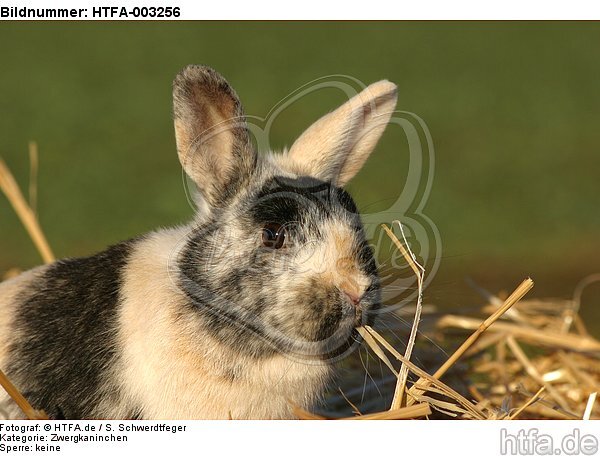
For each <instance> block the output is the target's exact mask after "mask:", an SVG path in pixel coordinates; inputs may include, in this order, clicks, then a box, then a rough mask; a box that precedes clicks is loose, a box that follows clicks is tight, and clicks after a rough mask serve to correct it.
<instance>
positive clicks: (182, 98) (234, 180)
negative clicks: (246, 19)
mask: <svg viewBox="0 0 600 456" xmlns="http://www.w3.org/2000/svg"><path fill="white" fill-rule="evenodd" d="M173 113H174V117H175V136H176V141H177V153H178V155H179V161H180V162H181V165H182V166H183V169H184V170H185V172H186V173H187V175H188V176H190V177H191V178H192V179H193V181H194V182H195V183H196V186H197V187H198V190H199V191H200V193H201V194H202V196H203V198H204V199H205V201H206V202H207V203H208V204H209V205H210V206H212V207H216V206H221V207H222V206H224V205H225V204H226V203H227V201H228V200H229V199H230V198H231V197H232V196H233V195H235V194H236V193H237V192H238V191H239V190H240V189H241V188H242V187H243V186H244V185H247V183H248V181H249V179H250V177H251V174H252V172H253V170H254V168H255V166H256V160H257V154H256V151H255V150H254V147H253V146H252V142H251V141H250V135H249V133H248V127H247V125H246V118H245V116H244V112H243V109H242V105H241V103H240V100H239V99H238V96H237V94H236V93H235V91H234V90H233V89H232V88H231V86H230V85H229V84H228V83H227V81H226V80H225V79H224V78H223V77H222V76H221V75H220V74H219V73H217V72H216V71H215V70H213V69H212V68H209V67H206V66H200V65H190V66H187V67H185V68H184V69H183V70H182V71H181V72H180V73H179V74H178V75H177V77H176V78H175V80H174V81H173Z"/></svg>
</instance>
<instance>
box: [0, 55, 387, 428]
mask: <svg viewBox="0 0 600 456" xmlns="http://www.w3.org/2000/svg"><path fill="white" fill-rule="evenodd" d="M396 99H397V88H396V85H395V84H393V83H391V82H389V81H387V80H382V81H379V82H376V83H374V84H372V85H370V86H368V87H366V88H365V89H364V90H363V91H362V92H360V93H359V94H357V95H356V96H354V97H352V98H351V99H349V100H348V101H347V102H345V103H344V104H343V105H341V106H340V107H339V108H337V109H336V110H334V111H332V112H330V113H328V114H326V115H325V116H324V117H322V118H321V119H320V120H318V121H317V122H315V123H314V124H313V125H312V126H310V127H309V128H308V129H307V130H306V131H305V132H304V133H303V134H302V135H300V137H299V138H298V139H297V140H296V141H295V142H294V143H293V145H292V146H291V147H290V148H289V149H286V150H284V151H283V152H279V153H275V152H272V151H265V152H264V153H263V152H262V151H261V153H260V154H259V152H258V151H257V150H256V147H255V146H254V145H253V142H252V140H251V137H250V133H249V130H248V127H247V123H246V118H245V117H244V113H243V110H242V105H241V103H240V101H239V99H238V96H237V94H236V92H235V91H234V90H233V89H232V88H231V86H230V85H229V84H228V82H227V81H226V80H225V79H224V78H223V77H222V76H221V75H220V74H219V73H217V72H216V71H215V70H213V69H211V68H209V67H207V66H201V65H190V66H187V67H185V68H184V69H183V70H182V71H181V72H180V73H179V74H178V75H177V76H176V77H175V80H174V82H173V115H174V126H175V139H176V146H177V152H178V157H179V160H180V162H181V165H182V167H183V170H184V171H185V173H186V175H187V176H188V177H189V179H191V180H192V181H193V183H194V185H195V188H196V193H197V203H198V210H197V213H196V214H195V216H194V218H193V220H192V221H191V222H190V223H189V224H186V225H184V226H178V227H174V228H166V229H158V230H156V231H154V232H151V233H148V234H145V235H141V236H139V237H136V238H134V239H130V240H127V241H125V242H122V243H119V244H117V245H114V246H111V247H109V248H108V249H106V250H105V251H103V252H101V253H97V254H95V255H93V256H90V257H87V258H77V259H65V260H60V261H57V262H55V263H53V264H49V265H44V266H40V267H37V268H34V269H32V270H30V271H27V272H25V273H23V274H21V275H19V276H17V277H15V278H13V279H10V280H7V281H5V282H3V283H1V284H0V368H1V369H2V370H3V371H4V372H5V373H6V374H7V376H8V377H9V378H10V379H11V381H12V382H13V383H14V384H15V385H16V387H17V388H18V389H19V390H20V391H21V392H22V394H23V395H24V396H25V397H26V398H27V399H28V400H29V402H30V403H31V404H32V406H33V407H34V408H36V409H42V410H44V411H45V412H46V413H47V414H48V415H49V416H50V417H51V418H64V419H229V418H233V419H291V418H294V417H295V415H294V413H293V407H294V406H299V407H303V408H305V409H311V408H312V407H314V406H315V405H317V404H319V401H320V400H322V397H323V393H324V391H326V389H327V387H328V385H330V382H331V381H332V380H333V379H334V378H335V373H336V372H335V360H336V359H337V358H338V357H339V356H341V355H342V354H343V353H346V352H347V351H348V350H351V349H352V347H354V346H355V345H356V343H357V342H355V341H356V340H358V334H357V332H356V328H357V327H359V326H361V325H364V324H366V323H368V322H370V321H372V320H373V318H374V316H375V314H376V311H377V308H378V307H379V306H380V299H381V297H380V294H381V292H380V284H379V280H378V276H377V265H376V261H375V258H374V254H373V251H372V249H371V248H370V246H369V244H368V242H367V239H366V237H365V232H364V229H363V226H362V224H361V219H360V215H359V213H358V211H357V208H356V205H355V203H354V201H353V199H352V197H351V196H350V195H349V194H348V193H347V192H346V191H345V190H344V189H343V187H344V185H345V184H346V183H347V182H348V181H349V180H350V179H351V178H352V177H353V176H355V175H356V174H357V172H358V171H359V170H360V169H361V167H362V166H363V164H364V163H365V161H366V160H367V158H368V156H369V155H370V153H371V152H372V151H373V149H374V148H375V145H376V143H377V142H378V140H379V138H380V137H381V135H382V133H383V131H384V130H385V128H386V125H387V124H388V123H389V121H390V118H391V115H392V112H393V111H394V109H395V106H396ZM1 394H2V395H0V407H2V408H4V409H5V410H7V411H8V414H9V416H10V417H11V418H21V417H23V416H22V415H21V413H20V411H19V410H18V409H17V407H16V405H15V404H14V403H13V402H12V401H11V400H10V398H9V397H8V396H7V395H6V394H5V393H4V392H3V391H2V393H1Z"/></svg>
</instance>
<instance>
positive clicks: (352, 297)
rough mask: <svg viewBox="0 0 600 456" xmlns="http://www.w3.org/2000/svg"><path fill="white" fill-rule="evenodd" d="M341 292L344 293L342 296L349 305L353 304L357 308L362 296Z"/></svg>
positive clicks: (345, 291)
mask: <svg viewBox="0 0 600 456" xmlns="http://www.w3.org/2000/svg"><path fill="white" fill-rule="evenodd" d="M342 292H343V293H344V296H345V297H346V299H347V300H348V302H349V303H351V304H354V305H355V306H357V307H358V305H359V304H360V300H361V299H362V296H359V295H358V294H356V293H354V292H352V291H348V290H342Z"/></svg>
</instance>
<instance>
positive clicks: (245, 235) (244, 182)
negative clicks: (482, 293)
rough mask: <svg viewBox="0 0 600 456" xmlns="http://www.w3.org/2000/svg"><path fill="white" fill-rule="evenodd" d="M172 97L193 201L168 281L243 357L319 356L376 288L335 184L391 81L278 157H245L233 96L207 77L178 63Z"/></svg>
mask: <svg viewBox="0 0 600 456" xmlns="http://www.w3.org/2000/svg"><path fill="white" fill-rule="evenodd" d="M173 100H174V118H175V132H176V141H177V150H178V155H179V159H180V161H181V164H182V166H183V169H184V170H185V172H186V174H187V175H188V176H189V177H190V178H191V179H192V180H193V181H194V183H195V185H196V187H197V190H198V195H199V205H200V209H199V213H198V216H197V218H196V220H195V222H194V227H193V230H192V232H191V233H190V235H189V236H188V238H187V239H186V241H185V245H184V246H183V247H182V248H181V250H180V251H179V252H178V254H177V258H176V260H175V261H176V270H177V281H178V286H179V287H180V288H181V289H182V290H183V292H184V293H185V294H186V295H187V297H188V298H189V299H188V301H189V302H190V303H191V305H192V306H194V307H195V309H194V312H195V313H196V315H197V321H198V322H199V324H200V325H202V327H203V329H204V331H202V333H203V334H209V335H211V336H212V337H215V338H216V339H218V340H219V341H220V342H222V343H224V344H227V345H228V346H229V347H231V348H232V349H233V350H234V351H237V352H240V353H244V354H246V355H248V356H251V357H266V356H270V355H272V354H274V353H275V352H279V353H286V354H292V355H294V356H298V357H302V358H306V359H319V360H322V359H323V358H330V357H332V356H335V355H337V354H340V353H341V351H344V350H345V349H347V348H349V347H350V346H351V345H352V344H351V342H352V340H353V336H354V334H355V333H354V329H355V328H356V327H357V326H360V325H362V324H365V323H367V322H368V321H370V320H371V319H372V318H373V315H374V310H375V309H376V308H377V306H378V305H379V301H380V291H379V281H378V277H377V269H376V264H375V260H374V257H373V252H372V251H371V248H370V247H369V245H368V243H367V240H366V238H365V234H364V231H363V227H362V224H361V220H360V216H359V214H358V212H357V208H356V205H355V204H354V202H353V200H352V197H351V196H350V195H349V194H348V193H347V192H346V191H345V190H344V189H343V186H344V185H345V184H346V183H347V182H348V181H349V180H350V179H351V178H352V177H353V176H354V175H355V174H356V173H357V172H358V171H359V170H360V168H361V167H362V166H363V164H364V163H365V161H366V159H367V158H368V156H369V154H370V153H371V152H372V150H373V149H374V147H375V145H376V143H377V141H378V140H379V138H380V136H381V134H382V133H383V131H384V129H385V127H386V125H387V123H388V122H389V119H390V117H391V114H392V112H393V110H394V108H395V105H396V86H395V85H394V84H392V83H390V82H388V81H380V82H377V83H375V84H372V85H371V86H369V87H367V88H366V89H365V90H364V91H362V92H361V93H359V94H358V95H356V96H355V97H353V98H351V99H350V100H349V101H348V102H346V103H345V104H343V105H342V106H341V107H339V108H338V109H337V110H335V111H333V112H331V113H329V114H327V115H325V116H324V117H323V118H321V119H320V120H318V121H317V122H316V123H315V124H313V125H312V126H311V127H310V128H308V130H306V131H305V132H304V133H303V134H302V135H301V136H300V137H299V138H298V139H297V140H296V141H295V143H294V144H293V145H292V147H291V148H290V149H289V151H284V152H283V153H280V154H275V153H271V152H267V153H265V154H259V153H258V152H257V150H256V149H255V147H254V146H253V143H252V141H251V138H250V134H249V130H248V128H247V124H246V120H245V117H244V113H243V110H242V106H241V104H240V101H239V99H238V97H237V95H236V93H235V92H234V90H233V89H232V88H231V87H230V86H229V84H228V83H227V82H226V81H225V79H224V78H223V77H222V76H220V75H219V74H218V73H216V72H215V71H214V70H212V69H210V68H208V67H204V66H188V67H186V68H185V69H184V70H183V71H181V72H180V73H179V75H178V76H177V77H176V79H175V81H174V86H173Z"/></svg>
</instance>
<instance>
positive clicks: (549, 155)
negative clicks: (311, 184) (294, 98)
mask: <svg viewBox="0 0 600 456" xmlns="http://www.w3.org/2000/svg"><path fill="white" fill-rule="evenodd" d="M0 42H1V43H3V46H2V50H3V52H2V56H1V57H0V68H1V70H0V116H1V117H0V118H1V120H2V123H1V125H2V127H1V128H2V134H1V135H0V155H1V156H2V157H4V159H5V160H6V161H7V163H8V164H9V166H10V167H11V168H12V169H13V171H14V172H15V175H16V177H17V179H18V180H19V182H20V183H21V184H22V186H24V187H26V183H27V174H28V159H27V142H28V141H29V140H30V139H35V140H36V141H37V142H38V144H39V148H40V175H39V216H40V219H41V223H42V226H43V228H44V230H45V232H46V234H47V237H48V239H49V241H50V244H51V245H52V246H53V248H54V250H55V252H56V254H57V255H58V256H60V257H64V256H77V255H85V254H89V253H91V252H93V251H96V250H99V249H102V248H103V247H104V246H106V245H107V244H110V243H114V242H117V241H119V240H121V239H124V238H128V237H131V236H134V235H137V234H139V233H142V232H145V231H147V230H151V229H153V228H156V227H159V226H165V225H171V224H176V223H181V222H184V221H186V220H188V219H189V218H190V217H191V209H190V208H189V206H188V205H187V202H186V199H185V195H184V192H183V186H182V183H181V175H180V167H179V164H178V162H177V158H176V153H175V147H174V139H173V131H172V122H171V114H170V109H171V108H170V105H171V99H170V97H171V93H170V90H171V81H172V79H173V76H174V75H175V73H176V72H177V71H178V70H179V69H180V68H181V67H183V66H184V65H186V64H189V63H204V64H208V65H210V66H212V67H214V68H216V69H217V70H218V71H220V72H221V73H222V74H224V75H225V76H226V78H227V79H228V80H229V81H230V82H231V84H232V85H233V86H234V87H235V88H236V90H237V91H238V93H239V95H240V97H241V98H242V101H243V102H244V104H245V107H246V111H247V113H249V114H253V115H258V116H263V115H265V114H266V113H267V112H268V111H269V109H270V108H271V107H273V105H274V104H275V103H276V102H277V101H279V100H280V99H281V98H283V97H285V96H286V95H288V94H289V93H290V92H291V91H293V90H294V89H296V88H298V87H300V86H301V85H303V84H304V83H306V82H308V81H311V80H313V79H315V78H318V77H321V76H324V75H329V74H345V75H350V76H352V77H355V78H358V79H360V80H361V81H363V82H365V83H370V82H373V81H376V80H379V79H383V78H387V79H389V80H391V81H394V82H395V83H396V84H398V86H399V104H398V107H399V109H402V110H406V111H411V112H414V113H416V114H418V115H419V116H420V117H421V118H423V119H424V120H425V122H426V123H427V125H428V127H429V130H430V131H431V134H432V137H433V141H434V144H435V150H436V163H435V164H436V176H435V180H434V185H433V189H432V192H431V195H430V198H429V202H428V204H427V206H426V209H425V213H426V214H427V215H428V216H429V217H430V218H431V219H433V221H434V222H435V223H436V225H437V227H438V228H439V230H440V233H441V236H442V240H443V248H444V256H445V259H444V260H443V267H442V269H443V270H444V268H446V270H448V269H450V270H452V271H453V272H456V271H460V273H461V274H462V273H465V272H469V271H473V273H475V274H476V275H477V273H480V274H481V275H482V276H485V277H492V276H494V275H495V274H496V270H503V271H509V274H508V276H510V272H513V271H514V273H515V275H517V276H519V277H520V274H521V273H529V274H532V275H534V276H535V273H536V272H537V273H538V274H540V275H543V274H546V275H545V276H544V277H547V278H548V279H547V280H546V282H547V284H548V285H549V286H552V285H553V284H554V283H555V279H554V278H552V279H551V278H550V277H555V276H558V277H561V276H562V275H563V274H565V275H564V276H565V277H566V276H568V277H573V278H572V280H571V279H570V280H571V282H572V281H573V280H575V278H577V277H580V276H581V275H583V274H586V273H587V272H595V271H598V270H600V260H599V259H598V255H597V252H598V251H600V248H599V247H600V240H599V239H598V233H599V229H600V211H599V207H598V190H599V185H598V177H599V170H600V154H599V150H598V149H599V145H600V129H599V128H598V124H599V121H600V48H599V47H598V46H597V45H595V44H594V43H599V42H600V24H598V23H586V22H583V23H581V22H577V23H557V22H540V23H527V22H517V23H497V22H464V23H461V22H456V23H448V22H436V23H434V22H349V23H345V22H333V23H331V22H310V23H301V22H285V23H281V22H264V23H256V22H232V23H224V22H211V23H197V22H178V23H133V22H129V23H104V22H103V23H35V24H34V23H26V22H22V23H15V22H10V23H8V22H5V23H2V24H1V27H0ZM335 105H336V102H334V101H332V99H329V98H328V97H326V96H324V97H312V98H310V99H309V102H306V103H302V104H300V105H299V107H298V108H296V109H295V110H294V111H293V112H290V113H287V114H286V115H285V116H283V117H282V119H283V120H285V122H281V123H280V124H278V125H277V126H276V128H275V129H274V131H273V137H272V143H273V144H275V145H277V146H278V147H281V146H283V145H286V144H287V145H289V144H290V143H291V141H292V140H293V138H294V137H295V136H296V135H298V134H299V133H300V132H301V131H302V130H303V129H304V128H305V127H306V126H308V125H309V124H310V123H311V122H312V121H314V120H316V118H318V117H319V116H320V115H322V114H323V113H325V112H326V111H328V110H330V109H332V108H334V107H335ZM406 164H407V163H406V145H405V144H404V143H403V142H402V138H401V137H399V136H397V135H394V134H393V133H389V134H386V136H385V137H384V140H383V142H382V144H381V147H379V148H378V150H377V151H376V152H375V154H374V155H373V157H372V159H371V160H370V161H369V163H368V165H367V166H366V167H365V169H364V170H363V171H362V172H361V174H360V175H359V176H358V177H357V178H356V179H355V181H353V182H352V184H351V188H350V190H351V191H352V192H353V193H354V194H355V196H356V199H357V200H358V203H359V206H362V207H369V210H372V211H373V210H378V209H382V208H384V207H385V206H386V201H390V199H393V198H394V196H395V195H397V194H398V192H399V190H400V189H401V188H402V185H403V179H404V177H405V175H406ZM0 251H1V252H2V254H1V255H0V271H2V270H5V269H7V268H8V267H11V266H18V267H20V268H27V267H30V266H32V265H34V264H37V263H39V261H40V260H39V258H38V255H37V253H36V252H35V250H34V248H33V247H32V245H31V242H30V241H29V239H28V238H27V236H26V234H25V233H24V230H23V229H22V227H21V225H20V223H19V222H18V220H17V218H16V216H15V215H14V213H13V212H12V210H11V208H10V207H9V205H8V203H7V202H6V200H5V199H4V198H3V197H2V198H0ZM515 265H516V267H515ZM496 268H498V269H496ZM512 268H514V269H512ZM442 272H443V271H442ZM456 273H457V272H456ZM508 276H507V275H503V276H502V277H499V278H498V281H499V282H501V283H505V282H509V279H508ZM510 280H512V277H511V278H510ZM571 282H569V284H568V286H569V287H571V286H572V283H571ZM514 284H515V285H516V283H514ZM512 285H513V283H512V282H509V283H506V286H512Z"/></svg>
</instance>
